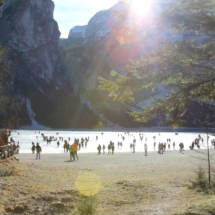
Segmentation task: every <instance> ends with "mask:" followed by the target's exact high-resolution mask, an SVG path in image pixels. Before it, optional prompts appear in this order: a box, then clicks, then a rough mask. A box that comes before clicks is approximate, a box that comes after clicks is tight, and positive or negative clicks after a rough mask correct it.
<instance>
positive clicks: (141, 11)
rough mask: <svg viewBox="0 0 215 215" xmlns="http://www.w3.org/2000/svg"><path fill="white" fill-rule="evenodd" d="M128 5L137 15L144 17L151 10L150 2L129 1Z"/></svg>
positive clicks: (150, 0)
mask: <svg viewBox="0 0 215 215" xmlns="http://www.w3.org/2000/svg"><path fill="white" fill-rule="evenodd" d="M130 4H131V6H132V8H133V10H134V11H135V12H136V13H137V14H138V15H145V14H147V13H149V11H150V9H151V6H152V0H131V1H130Z"/></svg>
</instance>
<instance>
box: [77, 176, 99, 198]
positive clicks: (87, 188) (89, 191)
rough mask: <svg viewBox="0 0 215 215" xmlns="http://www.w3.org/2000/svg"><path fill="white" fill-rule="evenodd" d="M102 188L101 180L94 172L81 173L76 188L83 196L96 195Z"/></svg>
mask: <svg viewBox="0 0 215 215" xmlns="http://www.w3.org/2000/svg"><path fill="white" fill-rule="evenodd" d="M101 186H102V184H101V181H100V179H99V178H98V176H97V175H96V174H94V173H92V172H83V173H81V174H80V175H79V176H78V178H77V180H76V182H75V187H76V188H77V190H78V191H79V192H80V193H81V194H82V195H83V196H94V195H96V194H97V193H98V192H99V190H100V189H101Z"/></svg>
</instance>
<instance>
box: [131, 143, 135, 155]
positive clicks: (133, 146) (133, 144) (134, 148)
mask: <svg viewBox="0 0 215 215" xmlns="http://www.w3.org/2000/svg"><path fill="white" fill-rule="evenodd" d="M132 146H133V153H135V144H132Z"/></svg>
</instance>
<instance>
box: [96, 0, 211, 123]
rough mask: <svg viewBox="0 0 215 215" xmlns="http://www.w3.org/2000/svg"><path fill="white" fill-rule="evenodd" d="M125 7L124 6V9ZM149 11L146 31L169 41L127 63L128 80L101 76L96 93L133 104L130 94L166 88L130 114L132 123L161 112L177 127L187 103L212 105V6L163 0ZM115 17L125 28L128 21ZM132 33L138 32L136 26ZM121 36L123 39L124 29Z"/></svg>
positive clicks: (207, 1) (194, 0)
mask: <svg viewBox="0 0 215 215" xmlns="http://www.w3.org/2000/svg"><path fill="white" fill-rule="evenodd" d="M122 4H123V3H122ZM128 7H129V6H127V5H126V6H125V8H126V10H129V8H128ZM154 8H155V11H154V15H155V18H154V19H153V23H151V28H154V29H159V30H160V31H162V32H168V33H167V34H170V33H171V34H172V37H170V38H169V37H168V38H166V39H164V40H163V43H162V44H161V45H160V47H158V49H157V50H154V51H152V52H149V53H147V54H145V55H143V56H142V57H141V58H140V59H138V60H132V61H131V64H130V65H128V66H127V68H128V69H129V72H130V73H131V74H132V76H131V77H124V76H121V75H118V79H117V80H116V81H114V82H110V81H107V80H105V79H104V78H101V77H100V78H99V82H100V85H99V89H101V90H105V91H108V92H109V97H112V98H113V99H114V100H118V101H121V102H125V103H127V102H129V103H132V102H135V101H134V97H133V95H134V92H135V91H138V90H142V89H148V88H151V89H152V90H154V89H155V88H156V86H157V85H158V84H162V85H166V86H167V88H168V89H169V94H167V95H166V96H165V97H164V98H153V99H152V100H150V102H149V105H148V106H147V107H143V111H142V112H138V111H132V112H131V113H130V115H131V116H133V117H134V120H136V121H141V122H148V121H149V120H151V119H152V118H153V117H154V116H155V115H157V114H163V113H164V114H165V115H166V117H167V119H168V122H169V123H170V124H171V125H172V126H174V127H178V126H182V125H183V123H184V120H183V116H184V115H185V113H186V112H187V107H188V105H189V104H190V102H192V101H195V102H198V103H200V104H202V105H205V104H206V105H207V104H209V103H210V102H214V101H215V59H214V56H215V42H214V38H215V28H214V26H215V12H214V9H215V2H214V1H213V0H205V1H202V0H166V1H161V3H157V4H156V7H154ZM126 10H125V11H126ZM117 17H118V18H119V20H120V21H121V24H122V26H125V25H123V24H124V23H125V22H126V19H127V18H128V17H126V16H125V15H122V16H120V14H117ZM133 31H134V32H136V33H137V34H140V32H139V31H140V30H139V29H138V30H137V28H136V27H135V26H134V28H133ZM123 33H124V34H123ZM122 34H123V37H124V40H125V41H126V33H125V31H124V29H123V28H122ZM128 35H129V36H128V38H130V34H129V33H128ZM128 41H130V39H128Z"/></svg>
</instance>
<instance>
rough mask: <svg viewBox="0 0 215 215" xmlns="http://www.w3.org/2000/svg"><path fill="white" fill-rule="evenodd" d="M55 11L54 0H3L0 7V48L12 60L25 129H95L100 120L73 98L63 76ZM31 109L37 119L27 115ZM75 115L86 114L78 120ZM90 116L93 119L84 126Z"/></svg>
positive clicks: (69, 86) (64, 73)
mask: <svg viewBox="0 0 215 215" xmlns="http://www.w3.org/2000/svg"><path fill="white" fill-rule="evenodd" d="M53 11H54V3H53V2H52V1H51V0H11V1H7V0H5V5H4V7H3V8H2V9H1V12H2V16H1V18H0V26H1V29H2V30H1V31H0V44H1V46H7V47H9V50H10V54H9V56H8V59H9V64H10V65H11V68H12V70H13V72H14V76H13V77H14V79H13V89H14V92H15V94H16V95H15V96H16V97H17V98H19V102H20V106H21V110H20V115H21V125H23V124H30V123H33V124H35V123H40V124H43V125H45V126H48V127H58V128H59V127H82V124H84V125H83V126H85V127H91V126H94V123H98V121H99V118H98V117H96V116H94V113H91V111H90V110H89V109H88V108H87V106H86V105H82V104H81V102H80V100H79V99H78V98H76V97H75V94H74V90H73V87H72V85H71V81H70V80H69V79H68V75H67V74H66V72H65V68H64V64H63V60H62V57H61V54H60V51H59V37H60V32H59V29H58V24H57V22H56V21H55V20H54V19H53ZM29 104H31V105H29ZM30 108H31V109H32V110H31V112H32V113H35V115H29V109H30ZM79 109H81V111H80V110H79ZM77 111H78V112H79V113H80V112H83V111H85V114H80V116H77ZM87 114H91V116H92V117H94V118H95V120H93V119H92V122H86V119H85V118H86V115H87ZM32 117H34V119H32ZM78 117H79V118H78ZM32 120H33V121H32Z"/></svg>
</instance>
